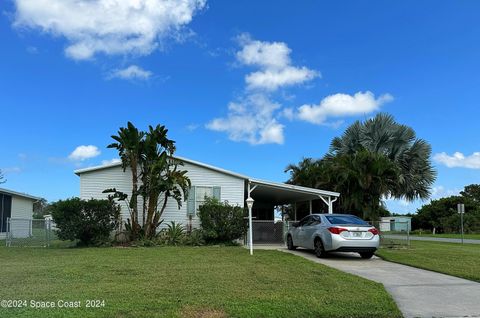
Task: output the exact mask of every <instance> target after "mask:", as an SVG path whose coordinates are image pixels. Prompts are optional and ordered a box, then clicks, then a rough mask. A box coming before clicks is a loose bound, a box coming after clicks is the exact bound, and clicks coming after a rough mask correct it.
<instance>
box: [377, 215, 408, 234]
mask: <svg viewBox="0 0 480 318" xmlns="http://www.w3.org/2000/svg"><path fill="white" fill-rule="evenodd" d="M411 229H412V218H411V217H409V216H385V217H382V218H380V231H381V232H407V231H410V230H411Z"/></svg>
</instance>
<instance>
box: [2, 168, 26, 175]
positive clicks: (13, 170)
mask: <svg viewBox="0 0 480 318" xmlns="http://www.w3.org/2000/svg"><path fill="white" fill-rule="evenodd" d="M0 171H1V172H2V173H4V174H10V173H20V172H22V168H20V167H7V168H1V169H0Z"/></svg>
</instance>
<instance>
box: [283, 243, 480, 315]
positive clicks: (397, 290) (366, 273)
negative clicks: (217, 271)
mask: <svg viewBox="0 0 480 318" xmlns="http://www.w3.org/2000/svg"><path fill="white" fill-rule="evenodd" d="M279 250H280V251H283V252H288V253H292V254H294V255H298V256H301V257H304V258H306V259H309V260H311V261H314V262H316V263H321V264H324V265H327V266H330V267H333V268H336V269H339V270H342V271H344V272H347V273H351V274H354V275H357V276H360V277H363V278H366V279H369V280H372V281H375V282H378V283H382V284H383V285H384V286H385V289H386V290H387V291H388V292H389V293H390V294H391V295H392V297H393V299H394V300H395V302H396V303H397V305H398V308H400V310H401V311H402V313H403V315H404V316H405V317H407V318H410V317H480V283H476V282H473V281H469V280H465V279H462V278H457V277H453V276H449V275H444V274H440V273H435V272H431V271H426V270H423V269H418V268H414V267H410V266H406V265H401V264H396V263H391V262H387V261H384V260H382V259H380V258H378V257H375V256H374V258H372V259H370V260H364V259H361V258H360V257H359V256H357V255H356V254H354V253H336V254H332V256H330V257H329V258H322V259H320V258H317V257H316V256H315V255H314V254H313V253H312V252H310V251H307V250H302V249H298V250H296V251H289V250H287V249H286V248H281V249H279ZM460 261H461V260H460Z"/></svg>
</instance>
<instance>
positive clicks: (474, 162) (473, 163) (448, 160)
mask: <svg viewBox="0 0 480 318" xmlns="http://www.w3.org/2000/svg"><path fill="white" fill-rule="evenodd" d="M433 159H434V160H435V161H436V162H438V163H441V164H443V165H445V166H447V167H449V168H456V167H459V168H469V169H480V152H474V153H472V154H471V155H470V156H465V155H464V154H463V153H461V152H455V153H454V154H453V155H451V156H450V155H448V154H447V153H445V152H441V153H437V154H436V155H434V156H433Z"/></svg>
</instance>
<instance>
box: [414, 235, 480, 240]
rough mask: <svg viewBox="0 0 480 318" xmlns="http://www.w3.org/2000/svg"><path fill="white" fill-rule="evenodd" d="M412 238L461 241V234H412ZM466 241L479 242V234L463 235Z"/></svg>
mask: <svg viewBox="0 0 480 318" xmlns="http://www.w3.org/2000/svg"><path fill="white" fill-rule="evenodd" d="M412 236H419V237H443V238H456V239H461V238H462V235H461V234H435V235H433V234H412ZM463 237H464V238H466V239H471V240H480V234H464V236H463Z"/></svg>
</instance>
